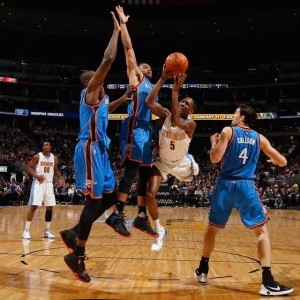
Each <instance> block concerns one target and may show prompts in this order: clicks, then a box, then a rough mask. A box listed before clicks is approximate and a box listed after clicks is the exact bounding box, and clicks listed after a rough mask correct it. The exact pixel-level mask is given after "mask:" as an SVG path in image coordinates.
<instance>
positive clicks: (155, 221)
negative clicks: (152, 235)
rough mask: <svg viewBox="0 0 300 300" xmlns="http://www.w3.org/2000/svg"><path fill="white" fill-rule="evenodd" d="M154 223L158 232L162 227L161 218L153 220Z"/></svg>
mask: <svg viewBox="0 0 300 300" xmlns="http://www.w3.org/2000/svg"><path fill="white" fill-rule="evenodd" d="M153 222H154V225H155V230H158V229H159V228H160V227H161V225H160V223H159V218H158V219H156V220H153Z"/></svg>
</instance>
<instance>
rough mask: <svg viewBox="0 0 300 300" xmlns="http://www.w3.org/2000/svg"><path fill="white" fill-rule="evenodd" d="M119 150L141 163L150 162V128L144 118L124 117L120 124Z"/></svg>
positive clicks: (123, 157)
mask: <svg viewBox="0 0 300 300" xmlns="http://www.w3.org/2000/svg"><path fill="white" fill-rule="evenodd" d="M120 151H121V155H122V159H123V160H125V159H126V158H128V159H130V160H132V161H136V162H139V163H141V164H143V165H149V166H150V165H151V162H152V128H151V127H150V125H149V123H147V122H145V121H144V120H137V119H134V118H133V117H128V118H125V119H124V120H123V122H122V125H121V132H120Z"/></svg>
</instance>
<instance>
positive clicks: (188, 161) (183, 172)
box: [153, 154, 199, 181]
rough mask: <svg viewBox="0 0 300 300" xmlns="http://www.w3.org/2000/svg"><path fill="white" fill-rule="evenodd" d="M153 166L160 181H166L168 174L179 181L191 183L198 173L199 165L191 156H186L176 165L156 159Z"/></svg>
mask: <svg viewBox="0 0 300 300" xmlns="http://www.w3.org/2000/svg"><path fill="white" fill-rule="evenodd" d="M153 165H154V166H155V167H156V168H157V169H158V170H159V171H160V174H161V176H162V178H163V180H162V181H166V180H167V175H168V174H171V175H173V176H175V177H176V178H177V179H178V180H180V181H192V180H193V176H194V175H198V173H199V165H198V164H197V163H196V162H195V160H194V157H193V155H191V154H187V155H186V156H185V157H184V159H183V160H181V161H179V162H176V163H170V162H166V161H163V160H162V159H161V158H160V157H158V158H157V160H156V161H155V162H154V163H153Z"/></svg>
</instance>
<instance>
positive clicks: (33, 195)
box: [28, 180, 56, 206]
mask: <svg viewBox="0 0 300 300" xmlns="http://www.w3.org/2000/svg"><path fill="white" fill-rule="evenodd" d="M43 203H44V205H45V206H54V205H56V201H55V195H54V189H53V183H52V182H44V183H39V182H38V181H37V180H33V181H32V185H31V191H30V197H29V202H28V205H37V206H42V205H43Z"/></svg>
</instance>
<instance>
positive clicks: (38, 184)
mask: <svg viewBox="0 0 300 300" xmlns="http://www.w3.org/2000/svg"><path fill="white" fill-rule="evenodd" d="M57 163H58V158H57V156H56V155H53V154H52V153H51V144H50V143H49V142H44V144H43V147H42V152H39V153H38V154H36V155H34V156H33V158H32V159H31V161H30V162H29V165H28V172H29V174H30V175H31V176H32V177H33V181H32V185H31V192H30V198H29V202H28V205H30V207H29V211H28V213H27V218H26V224H25V229H24V231H23V234H22V238H23V239H26V240H30V239H31V236H30V233H29V229H30V225H31V222H32V219H33V216H34V213H35V211H36V209H37V207H38V206H42V204H43V203H44V205H45V206H46V213H45V221H46V227H45V230H44V232H43V238H48V239H54V238H55V236H54V235H53V234H52V233H51V232H50V225H51V221H52V212H53V206H55V205H56V201H55V195H54V189H53V177H54V176H55V177H56V178H57V179H59V178H60V173H59V171H58V167H57ZM60 180H61V179H60Z"/></svg>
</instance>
